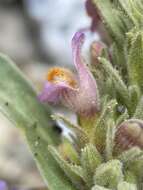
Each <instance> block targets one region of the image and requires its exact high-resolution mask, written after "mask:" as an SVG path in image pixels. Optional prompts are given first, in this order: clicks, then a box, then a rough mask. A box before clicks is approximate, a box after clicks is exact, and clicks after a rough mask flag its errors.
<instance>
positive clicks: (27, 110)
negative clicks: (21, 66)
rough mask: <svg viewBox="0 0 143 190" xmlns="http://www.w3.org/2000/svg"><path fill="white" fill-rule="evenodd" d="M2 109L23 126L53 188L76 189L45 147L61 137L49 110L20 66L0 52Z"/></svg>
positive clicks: (33, 151)
mask: <svg viewBox="0 0 143 190" xmlns="http://www.w3.org/2000/svg"><path fill="white" fill-rule="evenodd" d="M0 111H1V112H2V113H3V114H5V116H6V117H7V118H8V119H9V120H11V121H12V122H13V123H14V125H15V126H17V127H19V128H21V129H22V130H23V132H24V134H25V135H26V138H27V141H28V144H29V145H30V148H31V150H32V153H33V155H34V157H35V160H36V162H37V164H38V166H39V168H40V171H41V174H42V175H43V177H44V179H45V182H46V183H47V184H48V187H49V189H50V190H59V189H64V190H75V188H74V187H73V186H72V184H71V182H70V181H69V180H68V179H67V178H66V177H65V175H64V173H63V172H62V170H61V169H60V167H59V166H58V165H57V164H56V162H55V161H54V160H53V158H52V156H51V155H50V153H49V152H48V150H47V149H46V148H47V146H48V144H56V143H57V142H59V141H60V138H59V136H58V135H56V134H55V132H54V131H53V129H52V122H51V121H50V112H49V111H48V110H47V109H46V108H45V107H44V106H43V105H41V103H40V102H39V101H38V100H37V95H36V93H35V91H34V90H33V88H32V87H31V85H30V84H29V83H28V81H27V80H26V79H25V78H24V76H23V75H22V73H21V72H20V71H19V70H18V69H17V67H16V66H15V65H14V64H13V63H12V62H11V61H10V60H9V59H8V58H7V57H6V56H4V55H0Z"/></svg>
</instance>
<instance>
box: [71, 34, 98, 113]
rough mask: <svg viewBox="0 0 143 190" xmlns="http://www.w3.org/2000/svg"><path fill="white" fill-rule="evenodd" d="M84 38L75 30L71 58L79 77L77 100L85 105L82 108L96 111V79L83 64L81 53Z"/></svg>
mask: <svg viewBox="0 0 143 190" xmlns="http://www.w3.org/2000/svg"><path fill="white" fill-rule="evenodd" d="M84 39H85V35H84V33H82V32H77V33H76V34H75V35H74V37H73V39H72V50H73V59H74V64H75V66H76V69H77V72H78V77H79V100H80V102H81V104H82V105H83V106H87V107H84V109H85V108H87V109H89V110H96V111H98V110H99V109H100V101H99V93H98V88H97V84H96V80H95V79H94V77H93V75H92V74H91V72H90V71H89V69H88V67H87V66H86V65H85V64H84V60H83V58H82V55H81V48H82V45H83V43H84ZM89 110H88V111H89Z"/></svg>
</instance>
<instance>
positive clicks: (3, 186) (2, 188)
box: [0, 180, 8, 190]
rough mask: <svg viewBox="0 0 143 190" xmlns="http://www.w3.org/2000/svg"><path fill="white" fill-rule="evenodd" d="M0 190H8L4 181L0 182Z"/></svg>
mask: <svg viewBox="0 0 143 190" xmlns="http://www.w3.org/2000/svg"><path fill="white" fill-rule="evenodd" d="M0 190H8V187H7V184H6V182H5V181H3V180H0Z"/></svg>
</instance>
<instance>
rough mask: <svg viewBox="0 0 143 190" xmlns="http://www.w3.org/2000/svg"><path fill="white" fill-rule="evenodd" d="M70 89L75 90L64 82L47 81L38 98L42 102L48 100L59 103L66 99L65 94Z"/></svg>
mask: <svg viewBox="0 0 143 190" xmlns="http://www.w3.org/2000/svg"><path fill="white" fill-rule="evenodd" d="M68 91H70V92H71V91H74V90H73V89H72V88H71V87H70V86H68V85H67V84H65V83H64V82H61V83H51V82H48V81H47V82H46V83H45V86H44V88H43V91H42V92H41V94H40V95H39V96H38V98H39V100H40V101H41V102H48V103H53V104H57V103H59V102H61V101H62V100H63V99H64V98H63V96H64V94H66V93H67V92H68Z"/></svg>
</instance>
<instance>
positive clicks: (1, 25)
mask: <svg viewBox="0 0 143 190" xmlns="http://www.w3.org/2000/svg"><path fill="white" fill-rule="evenodd" d="M0 51H1V52H3V53H5V54H7V55H9V56H10V57H11V58H12V59H13V60H14V61H16V63H19V64H20V63H27V62H28V61H29V60H31V59H32V58H33V57H34V46H33V44H32V41H31V39H30V36H29V34H28V31H27V30H26V27H25V21H24V17H23V14H22V11H21V10H20V9H18V7H17V8H6V7H2V6H1V7H0Z"/></svg>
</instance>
